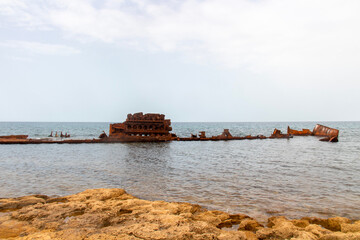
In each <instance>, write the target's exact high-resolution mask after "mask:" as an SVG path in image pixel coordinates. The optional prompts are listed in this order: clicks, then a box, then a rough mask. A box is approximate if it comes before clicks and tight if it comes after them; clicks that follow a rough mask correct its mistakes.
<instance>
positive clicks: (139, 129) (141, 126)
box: [0, 112, 339, 144]
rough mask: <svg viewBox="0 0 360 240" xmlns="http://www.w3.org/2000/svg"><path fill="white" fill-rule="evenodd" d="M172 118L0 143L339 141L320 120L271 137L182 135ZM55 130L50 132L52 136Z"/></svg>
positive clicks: (139, 118)
mask: <svg viewBox="0 0 360 240" xmlns="http://www.w3.org/2000/svg"><path fill="white" fill-rule="evenodd" d="M171 130H172V128H171V121H170V119H165V115H163V114H143V113H141V112H140V113H135V114H128V116H127V119H126V121H125V122H123V123H113V124H110V128H109V136H108V135H107V134H106V133H105V132H103V133H102V134H101V135H100V136H99V138H97V139H66V140H63V139H61V140H57V139H52V138H43V139H31V138H28V135H8V136H0V144H80V143H125V142H168V141H228V140H255V139H276V138H280V139H281V138H283V139H289V138H292V137H293V135H297V136H308V135H314V136H321V137H324V138H322V139H320V141H329V142H337V141H338V135H339V130H337V129H334V128H329V127H326V126H323V125H320V124H317V125H316V126H315V128H314V130H313V132H311V131H310V130H309V129H303V130H302V131H298V130H294V129H291V128H290V127H288V129H287V130H288V132H287V134H283V133H282V132H281V131H280V130H278V129H276V128H275V130H274V132H273V133H272V134H271V136H270V137H266V136H263V135H257V136H252V135H247V136H245V137H237V136H233V135H232V134H231V133H230V131H229V129H224V131H223V133H222V134H220V135H218V136H212V137H207V136H206V133H205V131H201V132H199V136H198V135H197V134H191V137H189V138H183V137H182V138H180V137H177V136H176V134H174V133H171V132H170V131H171ZM51 136H52V134H51V135H50V136H49V137H51Z"/></svg>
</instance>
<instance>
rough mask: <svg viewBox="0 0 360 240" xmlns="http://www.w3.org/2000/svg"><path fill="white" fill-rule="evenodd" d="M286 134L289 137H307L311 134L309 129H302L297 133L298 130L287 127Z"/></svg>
mask: <svg viewBox="0 0 360 240" xmlns="http://www.w3.org/2000/svg"><path fill="white" fill-rule="evenodd" d="M287 133H288V134H291V135H294V136H309V135H311V134H312V132H311V130H310V129H304V128H303V130H301V131H298V130H294V129H291V128H290V127H289V126H288V128H287Z"/></svg>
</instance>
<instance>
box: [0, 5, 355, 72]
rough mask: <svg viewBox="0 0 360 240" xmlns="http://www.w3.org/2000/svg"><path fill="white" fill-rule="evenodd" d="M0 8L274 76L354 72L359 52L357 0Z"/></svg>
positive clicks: (88, 36) (80, 34) (107, 38)
mask: <svg viewBox="0 0 360 240" xmlns="http://www.w3.org/2000/svg"><path fill="white" fill-rule="evenodd" d="M0 9H1V10H0V14H1V15H3V17H5V18H6V19H11V20H12V21H13V22H16V24H17V25H18V26H22V27H27V28H31V29H34V28H38V29H39V30H42V29H59V30H61V31H62V33H63V34H64V36H66V37H70V38H71V37H73V38H75V39H79V38H81V39H82V40H88V41H100V42H105V43H108V44H116V45H121V46H126V47H130V48H134V49H138V50H142V51H160V52H175V53H181V54H183V55H184V56H187V57H188V58H189V59H193V60H194V61H198V62H205V63H207V62H215V63H217V64H221V65H223V66H224V67H229V68H236V69H246V70H249V71H253V72H257V73H259V72H260V73H261V72H265V73H269V72H270V73H274V74H275V75H274V77H278V76H279V78H281V77H282V75H284V74H285V73H287V72H289V71H291V72H294V71H295V72H296V71H299V72H300V74H301V72H305V71H308V72H316V73H318V74H320V72H321V71H324V70H326V69H335V70H337V71H339V72H340V71H353V69H354V67H355V65H354V62H355V61H356V60H357V59H358V57H359V55H360V48H359V47H358V42H359V41H360V32H359V31H358V30H357V28H358V26H357V25H358V23H359V22H360V15H359V14H358V12H359V10H360V2H359V1H358V0H348V1H345V2H344V1H341V0H318V1H310V0H293V1H283V0H206V1H200V0H184V1H177V0H172V1H149V0H144V1H140V0H105V1H98V0H89V1H85V0H55V1H51V2H49V1H43V0H35V1H31V3H30V2H29V1H25V0H23V1H21V0H0ZM14 19H16V21H15V20H14Z"/></svg>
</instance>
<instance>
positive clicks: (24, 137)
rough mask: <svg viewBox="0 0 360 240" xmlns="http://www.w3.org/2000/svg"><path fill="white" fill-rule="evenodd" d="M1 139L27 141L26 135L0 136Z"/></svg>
mask: <svg viewBox="0 0 360 240" xmlns="http://www.w3.org/2000/svg"><path fill="white" fill-rule="evenodd" d="M0 138H1V139H27V138H28V135H7V136H0Z"/></svg>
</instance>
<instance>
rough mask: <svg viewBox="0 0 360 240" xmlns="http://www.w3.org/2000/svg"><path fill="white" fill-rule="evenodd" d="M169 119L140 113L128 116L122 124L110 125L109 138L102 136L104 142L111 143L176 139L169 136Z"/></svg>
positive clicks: (171, 135)
mask: <svg viewBox="0 0 360 240" xmlns="http://www.w3.org/2000/svg"><path fill="white" fill-rule="evenodd" d="M171 130H172V127H171V121H170V119H165V115H164V114H156V113H147V114H143V113H142V112H139V113H135V114H128V115H127V119H126V121H125V122H123V123H113V124H110V129H109V136H108V137H107V136H104V137H103V140H104V141H112V142H114V141H115V142H146V141H151V142H154V141H170V140H172V139H173V138H176V135H175V134H171V133H170V131H171Z"/></svg>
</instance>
